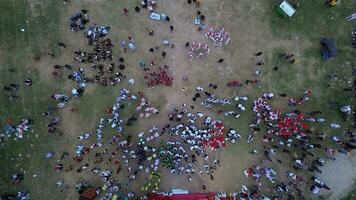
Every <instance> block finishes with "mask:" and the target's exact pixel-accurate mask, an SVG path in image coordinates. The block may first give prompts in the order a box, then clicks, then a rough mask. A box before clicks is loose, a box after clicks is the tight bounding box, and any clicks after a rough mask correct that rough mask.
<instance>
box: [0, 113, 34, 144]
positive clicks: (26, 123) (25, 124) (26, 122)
mask: <svg viewBox="0 0 356 200" xmlns="http://www.w3.org/2000/svg"><path fill="white" fill-rule="evenodd" d="M33 123H34V121H33V120H32V119H30V118H23V119H21V121H20V123H19V124H18V125H17V126H15V125H13V124H12V123H11V122H10V123H7V124H6V125H5V126H4V130H3V133H4V136H6V137H11V136H12V135H14V136H15V137H16V138H19V139H21V138H23V137H24V134H25V132H30V131H31V130H32V125H33ZM2 136H3V135H2V134H1V136H0V137H1V138H2ZM16 138H15V139H16ZM0 143H1V142H0Z"/></svg>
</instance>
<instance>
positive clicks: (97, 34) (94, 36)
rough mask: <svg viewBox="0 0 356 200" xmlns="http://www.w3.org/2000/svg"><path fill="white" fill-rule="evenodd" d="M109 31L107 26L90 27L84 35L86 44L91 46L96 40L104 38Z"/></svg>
mask: <svg viewBox="0 0 356 200" xmlns="http://www.w3.org/2000/svg"><path fill="white" fill-rule="evenodd" d="M109 31H110V27H109V26H97V25H95V24H94V25H93V26H90V27H89V28H88V30H87V32H86V34H85V36H86V38H87V39H88V44H89V45H92V44H93V43H94V42H95V41H96V40H98V39H100V38H104V37H105V36H106V35H107V34H108V33H109Z"/></svg>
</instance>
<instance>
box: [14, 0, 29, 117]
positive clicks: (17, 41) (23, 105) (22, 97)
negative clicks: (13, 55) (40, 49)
mask: <svg viewBox="0 0 356 200" xmlns="http://www.w3.org/2000/svg"><path fill="white" fill-rule="evenodd" d="M12 8H13V10H14V21H15V23H14V25H15V35H16V50H17V53H19V54H21V51H20V49H19V39H18V35H17V26H16V23H17V22H16V10H15V0H12ZM20 57H21V56H20ZM19 71H20V89H21V100H22V108H23V111H24V113H27V112H26V107H25V99H24V92H23V85H22V84H23V83H22V74H21V70H19Z"/></svg>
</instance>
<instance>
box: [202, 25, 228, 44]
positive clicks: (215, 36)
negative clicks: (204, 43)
mask: <svg viewBox="0 0 356 200" xmlns="http://www.w3.org/2000/svg"><path fill="white" fill-rule="evenodd" d="M205 36H206V37H207V38H208V39H211V40H212V41H213V43H214V46H216V47H221V46H223V45H228V44H229V42H230V41H231V37H230V35H229V33H227V32H226V31H225V28H218V29H214V28H213V27H211V28H210V29H209V31H208V32H207V33H206V34H205Z"/></svg>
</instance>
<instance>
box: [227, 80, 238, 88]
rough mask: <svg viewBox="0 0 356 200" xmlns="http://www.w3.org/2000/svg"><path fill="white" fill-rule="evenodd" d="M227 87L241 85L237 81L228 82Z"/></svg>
mask: <svg viewBox="0 0 356 200" xmlns="http://www.w3.org/2000/svg"><path fill="white" fill-rule="evenodd" d="M227 86H228V87H237V86H242V84H241V83H240V82H239V81H230V82H228V83H227Z"/></svg>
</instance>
